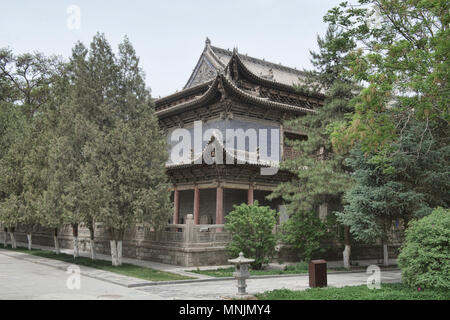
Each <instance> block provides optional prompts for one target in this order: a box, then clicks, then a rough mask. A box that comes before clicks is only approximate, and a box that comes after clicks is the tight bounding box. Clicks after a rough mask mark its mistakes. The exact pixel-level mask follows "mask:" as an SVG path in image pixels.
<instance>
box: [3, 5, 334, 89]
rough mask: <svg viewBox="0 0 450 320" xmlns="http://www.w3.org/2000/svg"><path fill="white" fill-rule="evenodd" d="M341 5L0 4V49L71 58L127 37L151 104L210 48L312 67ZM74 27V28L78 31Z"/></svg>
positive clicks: (174, 86) (182, 82) (181, 79)
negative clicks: (80, 46) (98, 41)
mask: <svg viewBox="0 0 450 320" xmlns="http://www.w3.org/2000/svg"><path fill="white" fill-rule="evenodd" d="M340 2H342V0H315V1H314V0H297V1H294V0H227V1H215V0H209V1H204V0H191V1H187V0H184V1H181V0H180V1H178V0H165V1H164V0H162V1H138V0H128V1H124V0H122V1H117V0H110V1H99V0H90V1H87V0H86V1H85V0H71V1H67V0H53V1H50V0H47V1H44V0H42V1H31V0H30V1H25V0H14V1H5V0H2V5H1V19H0V47H10V48H11V49H13V51H14V52H15V53H24V52H35V51H38V52H43V53H44V54H47V55H50V54H57V55H61V56H63V57H65V58H67V57H68V56H70V54H71V49H72V47H73V44H74V43H75V42H76V41H77V40H80V41H82V42H83V43H84V44H85V45H86V46H89V43H90V41H91V39H92V37H93V36H94V35H95V33H96V32H97V31H99V32H102V33H105V35H106V38H107V39H108V41H109V42H110V44H111V45H112V46H113V48H114V49H115V50H117V45H118V43H119V42H120V41H121V40H122V39H123V37H124V36H125V35H128V37H129V38H130V40H131V42H132V44H133V46H134V48H135V50H136V52H137V54H138V56H139V57H140V59H141V60H140V61H141V67H142V68H143V70H144V72H145V74H146V83H147V86H149V87H150V88H151V90H152V95H153V97H159V96H165V95H168V94H171V93H173V92H175V91H176V90H180V89H182V87H183V86H184V85H185V84H186V82H187V80H188V78H189V76H190V74H191V72H192V69H193V68H194V67H195V64H196V63H197V60H198V58H199V56H200V54H201V52H202V50H203V47H204V43H205V39H206V37H209V38H210V39H211V44H212V45H213V46H217V47H221V48H225V49H232V48H233V47H238V50H239V52H240V53H244V54H245V53H247V54H248V55H250V56H254V57H256V58H261V59H262V58H264V59H265V60H267V61H271V62H274V63H280V62H281V63H282V64H283V65H286V66H289V67H297V69H302V68H310V67H311V64H310V61H309V59H310V56H309V50H310V49H312V50H315V49H317V43H316V37H317V35H318V34H320V35H323V34H324V32H325V30H326V27H327V25H326V24H325V23H324V22H323V19H322V17H323V16H324V14H325V13H326V12H327V10H329V9H331V8H332V7H334V6H336V5H338V4H339V3H340ZM71 5H75V6H77V7H78V8H79V9H80V20H79V21H80V25H79V28H78V29H77V28H69V26H68V24H67V22H68V20H69V18H70V17H71V15H70V14H69V13H67V9H68V8H69V7H70V6H71ZM69 22H72V26H75V27H76V24H74V23H73V20H69Z"/></svg>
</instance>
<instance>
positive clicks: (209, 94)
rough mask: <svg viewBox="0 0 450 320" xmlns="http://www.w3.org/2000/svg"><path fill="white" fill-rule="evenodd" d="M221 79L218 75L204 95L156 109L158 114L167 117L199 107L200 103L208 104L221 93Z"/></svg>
mask: <svg viewBox="0 0 450 320" xmlns="http://www.w3.org/2000/svg"><path fill="white" fill-rule="evenodd" d="M219 80H220V79H219V77H216V78H215V79H214V81H212V82H211V83H210V84H209V88H208V90H206V92H205V93H203V94H202V95H200V96H196V97H194V98H193V99H190V100H188V101H185V102H181V103H179V104H175V105H173V106H169V107H167V108H164V109H160V110H158V111H156V115H157V116H158V117H159V118H161V117H167V116H170V115H173V114H177V113H180V112H183V111H184V110H186V109H191V108H194V107H197V106H200V105H204V104H207V103H208V102H210V101H211V100H213V99H214V98H215V97H217V95H218V94H219V90H218V88H217V86H218V83H219ZM187 90H189V89H187Z"/></svg>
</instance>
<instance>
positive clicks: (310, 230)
mask: <svg viewBox="0 0 450 320" xmlns="http://www.w3.org/2000/svg"><path fill="white" fill-rule="evenodd" d="M325 230H326V227H325V224H324V223H323V222H322V221H321V220H320V219H319V217H318V216H317V212H315V211H310V212H307V211H299V212H296V213H295V214H293V215H291V216H290V217H289V220H287V221H285V222H283V223H282V225H281V236H280V238H281V240H282V242H283V243H287V244H290V245H292V246H293V247H294V248H297V249H299V250H300V252H301V254H302V256H303V259H304V261H309V260H311V258H312V256H313V255H314V254H315V253H317V252H320V251H321V240H322V238H323V236H324V235H325Z"/></svg>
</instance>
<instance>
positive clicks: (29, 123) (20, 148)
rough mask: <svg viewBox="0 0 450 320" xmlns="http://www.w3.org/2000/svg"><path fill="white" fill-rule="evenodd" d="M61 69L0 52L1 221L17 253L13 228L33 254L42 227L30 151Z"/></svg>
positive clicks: (50, 61)
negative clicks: (22, 235) (20, 229)
mask: <svg viewBox="0 0 450 320" xmlns="http://www.w3.org/2000/svg"><path fill="white" fill-rule="evenodd" d="M58 65H59V61H58V59H56V58H54V57H51V58H48V57H45V56H43V55H42V54H39V53H36V54H22V55H17V56H16V55H14V54H13V53H12V52H11V50H9V49H1V50H0V88H1V90H2V92H1V94H0V104H1V107H2V110H1V113H2V119H1V120H2V124H1V126H2V130H1V137H0V139H1V140H2V143H1V146H2V150H1V155H0V171H1V174H0V176H1V177H0V189H1V191H0V193H1V198H0V221H1V222H2V223H3V224H4V225H5V226H6V227H7V228H8V229H9V231H10V234H11V240H12V245H13V247H15V246H16V241H15V236H14V230H15V227H16V226H17V225H21V226H22V227H24V228H25V231H26V233H27V237H28V248H29V249H31V244H32V240H31V239H32V231H33V228H34V226H35V225H36V224H38V223H39V222H40V216H39V212H38V211H36V208H35V199H36V197H35V195H36V194H37V193H39V192H40V191H42V190H43V186H42V185H40V184H35V183H34V182H35V181H34V180H32V179H30V175H31V172H33V166H32V163H33V162H32V161H31V158H30V150H31V149H32V148H33V146H34V145H35V144H36V142H37V141H39V134H40V130H41V127H39V125H38V119H39V117H40V115H41V114H42V113H43V112H44V109H45V105H46V104H47V103H48V101H49V99H50V90H51V85H52V83H53V82H54V81H55V75H56V74H57V69H58Z"/></svg>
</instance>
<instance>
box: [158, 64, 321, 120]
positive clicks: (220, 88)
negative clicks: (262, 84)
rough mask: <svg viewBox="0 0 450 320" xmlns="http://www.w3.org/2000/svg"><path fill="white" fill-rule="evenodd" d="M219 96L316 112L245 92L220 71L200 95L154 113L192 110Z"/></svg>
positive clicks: (162, 114)
mask: <svg viewBox="0 0 450 320" xmlns="http://www.w3.org/2000/svg"><path fill="white" fill-rule="evenodd" d="M224 91H225V92H224ZM219 96H221V97H223V98H224V97H225V96H226V97H230V98H232V99H237V100H240V101H242V102H245V103H247V104H250V105H255V106H259V107H263V108H266V109H267V110H271V109H280V110H284V111H288V112H289V113H293V114H296V115H305V114H307V113H315V112H316V111H314V110H312V109H308V108H303V107H299V106H295V105H290V104H286V103H281V102H276V101H271V100H269V99H267V98H261V97H257V96H255V95H252V94H250V93H249V92H246V91H245V90H243V89H240V88H238V87H237V86H236V85H235V84H234V82H233V81H232V80H231V79H229V76H227V75H225V73H223V72H222V73H220V74H219V75H217V77H216V78H215V79H214V81H213V82H212V83H211V84H210V85H209V88H208V90H207V91H206V92H205V93H203V94H202V95H200V96H197V97H195V98H193V99H190V100H188V101H185V102H181V103H179V104H176V105H172V106H169V107H167V108H164V109H160V110H158V111H156V115H157V116H158V117H159V118H164V117H168V116H171V115H174V114H177V113H182V112H183V111H186V110H192V109H194V108H196V107H199V106H203V105H207V104H208V103H210V102H211V101H214V100H215V99H217V98H218V97H219Z"/></svg>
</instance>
